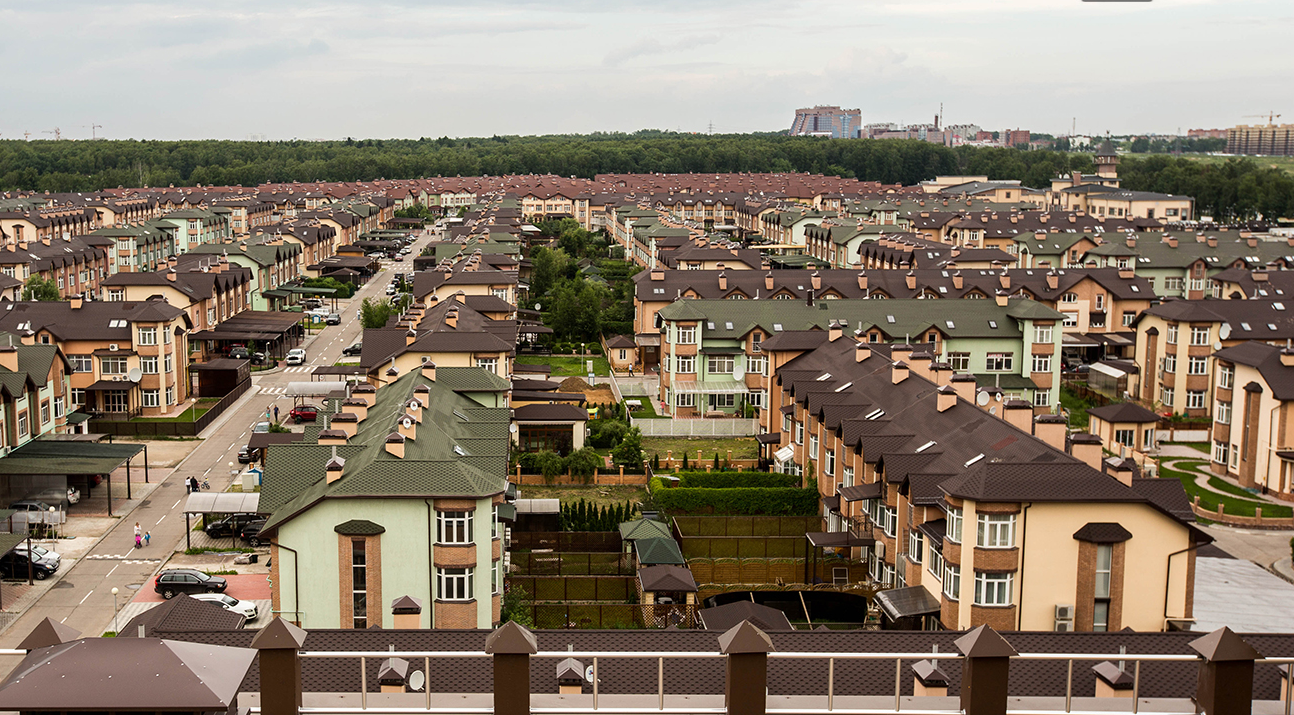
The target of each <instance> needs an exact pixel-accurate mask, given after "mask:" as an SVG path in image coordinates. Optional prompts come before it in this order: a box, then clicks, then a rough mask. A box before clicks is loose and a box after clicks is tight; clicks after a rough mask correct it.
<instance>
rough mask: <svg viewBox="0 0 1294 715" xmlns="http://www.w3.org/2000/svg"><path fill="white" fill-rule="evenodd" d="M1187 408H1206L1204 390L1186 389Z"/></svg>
mask: <svg viewBox="0 0 1294 715" xmlns="http://www.w3.org/2000/svg"><path fill="white" fill-rule="evenodd" d="M1186 409H1188V410H1202V409H1204V390H1187V391H1186Z"/></svg>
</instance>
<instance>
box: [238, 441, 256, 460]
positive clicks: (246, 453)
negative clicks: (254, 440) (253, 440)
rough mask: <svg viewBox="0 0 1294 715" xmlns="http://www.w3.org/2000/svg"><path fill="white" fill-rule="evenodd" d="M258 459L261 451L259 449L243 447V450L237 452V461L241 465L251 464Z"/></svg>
mask: <svg viewBox="0 0 1294 715" xmlns="http://www.w3.org/2000/svg"><path fill="white" fill-rule="evenodd" d="M260 458H261V450H260V448H259V447H257V448H256V449H252V447H250V446H248V445H243V448H242V449H240V450H238V461H239V462H240V463H242V464H251V463H252V462H255V461H256V460H258V459H260Z"/></svg>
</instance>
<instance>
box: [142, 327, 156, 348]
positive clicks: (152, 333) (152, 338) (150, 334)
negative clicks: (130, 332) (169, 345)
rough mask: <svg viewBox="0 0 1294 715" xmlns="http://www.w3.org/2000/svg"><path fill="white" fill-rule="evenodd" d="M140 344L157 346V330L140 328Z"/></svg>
mask: <svg viewBox="0 0 1294 715" xmlns="http://www.w3.org/2000/svg"><path fill="white" fill-rule="evenodd" d="M139 344H140V345H156V344H157V328H140V329H139Z"/></svg>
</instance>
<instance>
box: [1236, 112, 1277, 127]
mask: <svg viewBox="0 0 1294 715" xmlns="http://www.w3.org/2000/svg"><path fill="white" fill-rule="evenodd" d="M1280 116H1281V115H1279V114H1277V113H1276V112H1268V113H1266V114H1246V115H1245V116H1244V118H1245V119H1262V118H1263V117H1267V126H1269V127H1274V126H1276V123H1275V121H1274V120H1276V119H1279V118H1280Z"/></svg>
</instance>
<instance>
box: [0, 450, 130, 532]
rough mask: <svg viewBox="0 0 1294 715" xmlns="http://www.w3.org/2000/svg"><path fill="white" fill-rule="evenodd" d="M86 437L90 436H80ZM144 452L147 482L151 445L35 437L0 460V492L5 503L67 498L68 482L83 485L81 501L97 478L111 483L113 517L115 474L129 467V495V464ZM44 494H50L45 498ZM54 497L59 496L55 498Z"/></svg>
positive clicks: (110, 511) (128, 497) (127, 479)
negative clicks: (123, 466)
mask: <svg viewBox="0 0 1294 715" xmlns="http://www.w3.org/2000/svg"><path fill="white" fill-rule="evenodd" d="M78 436H80V437H85V436H87V435H78ZM140 452H143V453H144V481H145V483H147V482H148V445H146V444H120V443H118V444H112V443H105V442H97V441H85V440H77V439H44V438H42V439H36V440H32V441H31V442H28V443H27V444H24V445H23V446H21V447H19V448H18V449H15V450H14V451H12V452H10V453H9V456H7V457H5V458H4V459H0V494H4V495H5V499H6V503H9V502H14V501H18V500H20V499H42V500H48V501H52V502H55V503H58V504H62V503H63V502H65V501H67V488H68V483H69V482H72V483H73V484H77V483H78V481H79V483H80V484H83V485H84V487H85V488H84V490H83V491H82V492H81V494H82V497H81V498H82V500H85V499H87V498H89V496H90V490H91V489H92V488H93V487H94V477H96V476H99V477H103V479H105V480H106V481H107V483H108V494H107V502H108V516H112V473H113V471H115V470H116V469H117V468H119V467H121V466H122V465H125V467H126V498H127V499H131V498H133V497H132V495H131V491H130V466H131V461H132V460H133V459H134V457H135V455H137V454H139V453H140ZM45 495H50V496H48V497H46V496H45ZM54 497H57V499H55V498H54Z"/></svg>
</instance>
